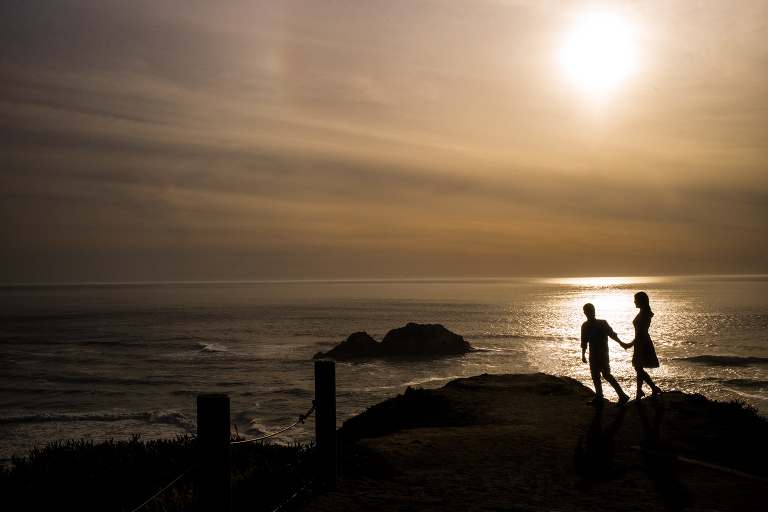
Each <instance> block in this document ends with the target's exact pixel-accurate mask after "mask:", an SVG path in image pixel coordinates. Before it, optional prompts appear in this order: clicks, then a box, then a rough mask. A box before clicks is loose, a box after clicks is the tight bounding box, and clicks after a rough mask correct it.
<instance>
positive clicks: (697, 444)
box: [0, 379, 768, 512]
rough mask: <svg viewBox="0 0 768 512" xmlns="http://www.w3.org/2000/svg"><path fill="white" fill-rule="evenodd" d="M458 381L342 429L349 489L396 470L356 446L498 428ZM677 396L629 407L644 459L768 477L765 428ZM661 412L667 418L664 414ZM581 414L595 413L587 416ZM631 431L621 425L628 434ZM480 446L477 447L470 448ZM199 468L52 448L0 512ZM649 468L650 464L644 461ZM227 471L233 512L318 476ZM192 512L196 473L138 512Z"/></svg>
mask: <svg viewBox="0 0 768 512" xmlns="http://www.w3.org/2000/svg"><path fill="white" fill-rule="evenodd" d="M464 381H466V379H464V380H458V381H454V382H452V383H449V384H448V385H447V386H446V387H445V388H443V389H442V390H423V389H412V388H408V390H406V392H405V393H404V394H402V395H398V396H397V397H395V398H392V399H390V400H387V401H385V402H382V403H380V404H376V405H374V406H372V407H370V408H369V409H368V410H367V411H365V412H364V413H362V414H360V415H359V416H357V417H355V418H352V419H350V420H348V421H347V422H345V424H344V426H343V427H342V428H341V429H340V430H339V433H338V440H339V448H340V451H339V476H340V477H342V479H347V480H349V479H352V480H355V479H359V478H361V477H366V478H367V479H370V481H373V482H377V483H383V482H384V481H386V480H388V479H391V478H393V475H397V474H399V472H400V471H399V468H398V467H391V466H390V465H389V463H388V462H387V461H385V460H384V459H382V460H379V459H380V454H378V453H377V452H376V451H375V450H374V451H372V452H371V451H369V450H367V449H365V448H362V447H360V446H359V445H358V444H354V443H355V441H357V440H360V439H363V438H376V437H380V436H387V435H389V434H391V433H393V432H397V431H403V430H410V429H420V428H433V429H434V428H437V429H439V428H441V427H445V426H446V425H447V426H452V427H457V426H458V427H461V426H472V425H478V424H483V423H484V422H486V423H487V422H489V421H491V422H495V421H496V420H497V419H495V418H491V417H488V416H487V414H488V413H487V412H486V413H485V414H483V415H481V416H478V415H477V414H476V413H475V412H473V411H474V409H472V404H475V405H476V403H475V402H476V397H475V396H474V395H472V394H462V393H461V392H460V389H459V388H461V387H462V386H465V387H466V384H465V383H464ZM545 384H546V383H545ZM539 388H541V386H539ZM539 388H536V391H537V393H536V396H537V397H538V398H535V400H534V401H533V402H531V404H532V405H531V407H533V408H534V409H535V408H536V406H535V405H534V404H537V403H540V402H539V401H542V400H543V401H546V400H547V396H552V397H554V396H558V395H559V394H560V395H563V396H564V397H565V396H567V398H566V400H568V402H569V403H570V401H571V400H572V399H571V397H570V395H568V394H567V393H566V391H567V390H566V391H563V390H559V389H556V388H554V387H551V386H550V387H548V388H546V389H544V388H541V389H539ZM539 395H540V396H539ZM673 395H674V394H673ZM673 395H668V396H667V399H666V401H667V403H666V405H664V403H663V402H662V403H661V404H656V405H648V406H647V408H648V411H645V407H643V408H635V407H632V406H630V408H628V410H629V411H634V410H635V409H637V411H638V412H637V413H634V412H628V413H627V417H630V416H632V415H633V414H640V415H641V416H642V417H643V418H645V417H646V416H648V418H649V419H651V418H653V417H654V415H655V417H656V418H659V419H662V422H663V425H664V429H663V430H664V432H663V435H662V437H661V438H659V437H658V428H656V429H654V428H653V426H649V427H648V431H647V433H646V434H648V433H650V434H653V432H654V431H655V432H656V434H655V435H645V436H644V437H645V440H644V441H642V442H641V445H643V446H644V447H646V448H649V449H651V451H650V452H648V453H650V455H648V454H646V453H645V452H644V455H643V457H645V459H649V457H651V458H652V456H653V453H656V452H662V451H663V452H670V453H677V454H678V455H680V456H685V457H688V458H691V459H697V460H703V461H706V462H710V463H714V464H718V465H722V466H724V467H728V468H733V469H736V470H740V471H745V472H748V473H750V474H753V475H761V476H762V477H768V469H766V467H768V466H766V465H765V463H764V462H765V460H766V459H768V419H766V418H765V417H763V416H760V415H759V414H758V412H757V410H756V409H754V408H753V407H751V406H749V405H747V404H745V403H744V402H741V401H732V402H727V403H725V402H714V401H710V400H708V399H706V398H704V397H703V396H701V395H683V394H682V393H677V395H679V398H675V396H673ZM573 400H576V401H578V407H579V408H585V407H586V406H584V405H583V404H582V400H581V399H577V398H576V397H575V396H574V397H573ZM470 402H471V403H470ZM653 408H655V409H656V410H655V412H653V411H652V409H653ZM665 409H666V413H664V412H663V411H664V410H665ZM584 410H587V411H592V409H590V408H586V409H584ZM612 410H613V409H612V408H611V411H612ZM606 414H608V413H606ZM611 414H613V413H611ZM662 415H663V418H662ZM630 423H631V422H630V420H626V422H625V426H626V425H628V424H630ZM644 429H645V427H644ZM414 432H416V431H414ZM547 439H551V438H547ZM476 441H477V442H481V443H482V442H483V441H482V440H471V439H468V440H467V442H476ZM510 442H511V443H512V444H514V440H512V439H510ZM616 442H617V446H618V444H620V443H621V438H620V434H617V435H616ZM633 443H634V441H633ZM540 448H547V447H546V446H542V447H540ZM393 449H394V448H393ZM198 459H199V455H198V452H197V449H196V439H195V438H194V437H193V436H182V437H178V438H176V439H171V440H156V441H142V440H141V439H140V438H139V436H135V437H134V438H133V439H131V440H128V441H117V442H115V441H108V442H104V443H93V442H92V441H69V442H66V443H50V444H48V445H47V446H45V447H42V448H34V449H32V450H30V453H29V456H28V457H26V458H15V459H13V465H12V467H10V468H7V469H4V470H2V472H0V495H1V496H2V500H3V501H2V509H3V510H7V511H21V510H24V511H28V510H82V511H96V510H98V511H131V510H134V509H135V508H136V507H138V506H139V505H141V504H142V503H143V502H144V501H145V500H147V499H148V498H149V497H151V496H152V495H154V494H155V493H156V492H158V491H159V490H160V489H162V488H163V487H165V486H166V485H167V484H168V483H170V482H171V481H172V480H173V479H174V478H176V477H177V476H179V475H180V474H181V473H183V472H184V471H185V470H186V469H187V468H189V467H190V466H192V465H193V464H194V463H195V462H196V461H197V460H198ZM671 460H672V459H669V458H667V457H666V456H665V457H662V458H661V459H660V462H659V464H658V467H659V468H662V469H663V468H667V467H676V464H670V461H671ZM645 462H646V465H647V464H648V460H645ZM553 463H554V462H553ZM614 465H620V462H617V461H614ZM577 466H578V464H577ZM654 467H656V466H654ZM456 469H458V468H456ZM575 469H576V470H578V469H579V468H578V467H576V468H575ZM629 469H632V468H629ZM659 471H661V470H659ZM232 472H233V501H234V504H233V509H234V510H235V511H240V510H253V511H268V512H271V511H273V510H275V509H276V508H278V507H279V506H281V505H283V504H285V503H286V500H288V499H289V498H291V497H292V496H294V495H295V494H296V493H297V491H299V490H300V489H302V488H305V489H306V484H307V483H308V482H310V481H311V480H312V478H313V476H314V474H315V460H314V447H313V446H312V445H310V446H306V445H292V446H284V445H271V444H260V443H243V444H238V445H233V446H232ZM659 475H661V473H659ZM661 476H663V475H661ZM673 476H674V475H673ZM670 478H672V477H670ZM675 478H676V477H675ZM377 485H378V484H377ZM313 488H314V489H313ZM310 490H314V491H317V490H318V489H317V488H316V486H310V488H309V489H307V491H310ZM311 496H312V493H310V492H303V493H301V494H299V495H298V496H297V497H296V499H294V500H292V501H290V502H289V503H288V504H286V505H285V506H284V507H282V508H281V512H286V511H291V510H293V509H295V508H296V507H301V506H302V503H306V501H307V500H308V499H312V498H311ZM388 499H389V498H388ZM528 499H529V500H530V496H528ZM197 509H198V503H197V495H196V474H195V470H194V469H193V470H192V471H191V472H190V473H189V474H187V475H186V476H184V477H183V478H182V479H181V480H179V481H178V482H177V483H176V484H175V485H174V486H173V487H172V488H170V489H169V490H167V491H166V492H164V493H163V494H162V495H160V496H159V497H158V498H157V499H155V500H153V501H151V502H150V503H149V504H147V505H146V506H144V507H143V508H142V509H141V510H144V511H194V510H197ZM318 510H320V509H318Z"/></svg>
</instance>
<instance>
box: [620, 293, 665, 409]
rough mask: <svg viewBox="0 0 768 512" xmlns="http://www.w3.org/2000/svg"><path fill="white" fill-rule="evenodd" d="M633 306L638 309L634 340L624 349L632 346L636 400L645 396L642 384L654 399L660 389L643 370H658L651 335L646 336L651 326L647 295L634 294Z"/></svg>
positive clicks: (634, 322) (633, 321)
mask: <svg viewBox="0 0 768 512" xmlns="http://www.w3.org/2000/svg"><path fill="white" fill-rule="evenodd" d="M635 306H636V307H637V308H638V309H640V312H639V313H638V314H637V316H636V317H635V319H634V320H632V325H634V326H635V339H634V340H632V341H631V342H630V343H626V344H625V346H624V348H629V347H631V346H633V345H634V347H635V352H634V354H632V366H634V367H635V371H636V372H637V400H640V399H641V398H643V397H644V396H645V393H643V382H647V383H648V385H649V386H651V398H656V397H657V396H659V393H661V389H659V388H658V386H656V385H655V384H654V383H653V381H652V380H651V376H650V375H648V372H646V371H645V368H658V367H659V358H658V357H656V350H655V349H654V348H653V342H652V341H651V335H650V334H648V328H649V327H650V326H651V317H653V311H651V305H650V303H649V301H648V295H647V294H646V293H645V292H637V293H636V294H635Z"/></svg>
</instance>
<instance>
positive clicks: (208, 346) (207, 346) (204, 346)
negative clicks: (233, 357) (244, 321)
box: [197, 341, 229, 353]
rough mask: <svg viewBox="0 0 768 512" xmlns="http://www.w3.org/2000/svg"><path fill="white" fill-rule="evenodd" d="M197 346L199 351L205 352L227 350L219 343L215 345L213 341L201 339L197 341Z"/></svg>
mask: <svg viewBox="0 0 768 512" xmlns="http://www.w3.org/2000/svg"><path fill="white" fill-rule="evenodd" d="M197 346H198V347H200V352H205V353H216V352H229V351H228V350H227V349H226V348H224V347H222V346H221V345H216V344H215V343H203V342H202V341H198V342H197Z"/></svg>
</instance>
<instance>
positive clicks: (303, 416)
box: [132, 400, 317, 512]
mask: <svg viewBox="0 0 768 512" xmlns="http://www.w3.org/2000/svg"><path fill="white" fill-rule="evenodd" d="M316 407H317V404H316V402H315V400H312V407H311V408H310V409H309V411H307V412H306V413H305V414H299V419H298V420H297V421H296V422H295V423H293V424H291V425H288V426H287V427H285V428H284V429H281V430H278V431H277V432H273V433H272V434H267V435H265V436H261V437H256V438H253V439H242V440H238V441H230V443H229V444H230V446H231V445H235V444H242V443H255V442H258V441H263V440H264V439H268V438H270V437H274V436H276V435H278V434H282V433H283V432H285V431H286V430H290V429H292V428H293V427H295V426H296V425H298V424H299V423H302V424H303V423H304V422H306V421H307V418H309V417H310V416H311V415H312V413H313V412H314V411H315V408H316ZM202 461H203V459H198V460H197V461H196V462H195V463H194V464H192V465H191V466H190V467H189V468H187V469H186V470H185V471H184V472H183V473H181V474H180V475H179V476H177V477H176V478H174V479H173V481H171V483H169V484H168V485H166V486H165V487H163V488H162V489H161V490H160V491H158V492H157V493H156V494H155V495H154V496H152V497H151V498H149V499H148V500H147V501H145V502H144V503H142V504H141V505H139V506H138V507H136V508H134V509H133V511H132V512H137V511H138V510H141V509H142V508H144V507H145V506H146V505H147V504H149V503H151V502H152V501H153V500H154V499H156V498H157V497H158V496H160V495H161V494H163V493H164V492H165V491H167V490H168V489H170V488H171V487H172V486H173V484H175V483H176V482H178V481H179V480H181V478H182V477H184V476H185V475H186V474H187V473H189V472H190V471H192V470H193V469H194V468H195V467H196V466H197V465H198V464H200V463H201V462H202ZM316 477H317V473H315V476H313V477H312V479H311V480H310V481H309V482H308V483H306V484H305V485H304V487H302V488H301V489H299V490H298V491H297V492H296V493H295V494H294V495H293V496H291V497H290V498H288V499H287V500H285V501H284V502H283V503H281V504H280V505H279V506H278V507H277V508H276V509H275V511H274V512H277V511H278V510H279V509H280V508H282V507H283V506H285V505H286V504H287V503H288V502H290V501H291V500H292V499H294V498H295V497H296V496H298V495H299V493H301V492H302V491H304V490H305V489H306V488H307V487H309V486H310V485H312V483H313V482H314V481H315V478H316Z"/></svg>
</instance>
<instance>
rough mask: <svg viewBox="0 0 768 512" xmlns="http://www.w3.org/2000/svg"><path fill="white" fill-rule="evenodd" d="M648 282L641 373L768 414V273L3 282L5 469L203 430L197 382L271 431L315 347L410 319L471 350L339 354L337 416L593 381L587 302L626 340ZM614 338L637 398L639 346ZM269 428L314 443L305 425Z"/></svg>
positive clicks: (308, 396)
mask: <svg viewBox="0 0 768 512" xmlns="http://www.w3.org/2000/svg"><path fill="white" fill-rule="evenodd" d="M640 290H643V291H645V292H647V293H648V295H649V296H650V299H651V307H652V308H653V310H654V312H655V313H656V315H655V316H654V317H653V323H652V325H651V330H650V333H651V337H652V339H653V340H654V343H655V346H656V351H657V353H658V356H659V360H660V362H661V367H660V368H658V369H654V370H650V374H651V376H652V377H653V379H654V380H655V381H656V383H657V384H658V385H659V386H660V387H661V388H662V389H663V390H681V391H685V392H689V393H701V394H703V395H705V396H707V397H709V398H712V399H717V400H733V399H739V400H743V401H745V402H746V403H748V404H751V405H753V406H754V407H756V408H757V409H758V410H759V411H760V413H761V414H764V415H765V414H768V276H738V277H728V276H726V277H684V278H680V277H676V278H615V279H614V278H599V279H486V280H483V279H477V280H431V281H316V282H247V283H246V282H243V283H162V284H128V285H71V286H70V285H68V286H17V287H9V286H6V287H0V305H1V306H2V307H0V317H1V319H0V463H2V464H8V463H9V461H10V457H11V456H12V455H17V456H23V455H26V454H27V452H28V450H29V449H30V448H31V447H33V446H37V445H42V444H45V443H47V442H49V441H61V440H67V439H81V438H82V439H87V440H90V439H93V440H95V441H96V442H99V441H103V440H107V439H115V440H118V439H128V438H130V437H131V435H133V434H140V435H141V438H142V439H156V438H172V437H174V436H176V435H181V434H186V433H195V432H196V410H195V407H196V397H197V395H198V394H202V393H222V392H223V393H227V394H229V395H230V399H231V411H232V418H231V420H232V424H233V427H232V428H233V432H234V431H235V428H236V429H237V432H239V433H240V434H241V435H245V436H247V437H257V436H260V435H265V434H269V433H272V432H276V431H277V430H280V429H281V428H283V427H285V426H287V425H290V424H291V423H293V422H295V421H296V420H297V419H298V416H299V414H302V413H305V412H307V411H308V410H309V408H310V407H311V402H312V399H313V396H314V363H313V360H312V356H313V355H314V354H315V353H317V352H318V351H321V350H322V351H327V350H328V349H330V348H332V347H333V346H335V345H336V344H338V343H340V342H341V341H343V340H345V339H346V338H347V336H349V335H350V334H351V333H354V332H357V331H366V332H368V333H369V334H370V335H372V336H373V337H374V338H375V339H376V340H378V341H380V340H381V339H382V338H383V337H384V335H385V334H386V333H387V332H388V331H389V330H390V329H394V328H397V327H403V326H404V325H406V324H407V323H408V322H417V323H433V324H434V323H437V324H442V325H444V326H445V327H446V328H448V329H450V330H451V331H453V332H455V333H457V334H460V335H462V336H463V337H464V338H465V339H466V340H467V341H468V342H469V343H470V344H471V345H472V346H473V347H474V348H475V349H476V350H475V351H473V352H471V353H468V354H466V355H463V356H453V357H430V358H387V359H381V360H372V359H369V360H358V361H349V362H337V365H336V378H337V413H338V417H337V421H338V424H339V425H341V424H342V423H343V421H344V420H346V419H348V418H350V417H352V416H354V415H355V414H358V413H360V412H362V411H364V410H365V409H366V408H367V407H370V406H371V405H374V404H376V403H378V402H381V401H383V400H385V399H387V398H390V397H393V396H395V395H397V394H398V393H402V392H403V391H404V390H405V389H406V387H408V386H414V387H425V388H432V387H440V386H442V385H444V384H445V383H446V382H448V381H450V380H452V379H456V378H459V377H468V376H473V375H479V374H483V373H492V374H500V373H530V372H545V373H549V374H553V375H565V376H569V377H573V378H575V379H577V380H579V381H581V382H583V383H584V384H585V385H587V386H589V387H590V388H591V387H592V383H591V379H590V377H589V369H588V367H587V365H585V364H583V363H582V362H581V358H580V356H581V349H580V343H579V332H580V331H579V329H580V325H581V323H582V322H583V321H584V320H585V318H584V316H583V314H582V306H583V304H584V303H586V302H592V303H593V304H594V305H595V306H596V309H597V317H598V318H604V319H606V320H607V321H608V322H609V323H610V324H611V326H612V327H613V328H614V330H615V331H616V333H617V334H618V335H619V336H620V337H621V339H622V340H623V341H631V340H632V337H633V330H632V319H633V318H634V316H635V314H636V313H637V310H636V309H635V306H634V304H633V295H634V293H635V292H637V291H640ZM610 347H611V348H610V350H611V368H612V370H613V373H614V375H615V376H616V377H617V379H618V380H619V382H620V383H621V385H622V387H623V388H624V390H625V391H626V392H627V393H629V394H630V395H631V396H633V395H634V371H633V369H632V367H631V365H630V359H631V350H629V351H624V350H623V349H621V347H619V345H618V344H617V343H614V342H613V341H611V342H610ZM604 389H605V392H606V397H608V398H609V399H611V400H614V401H615V400H616V395H615V393H614V392H613V390H612V389H611V388H610V386H604ZM646 391H647V390H646ZM272 439H273V440H274V441H275V442H280V443H294V442H301V443H308V442H309V441H311V440H313V439H314V423H313V421H312V418H310V419H309V420H308V421H307V422H306V423H305V424H299V425H298V426H297V427H295V428H293V429H291V430H288V431H286V432H284V433H282V434H280V435H278V436H275V437H274V438H272Z"/></svg>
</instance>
